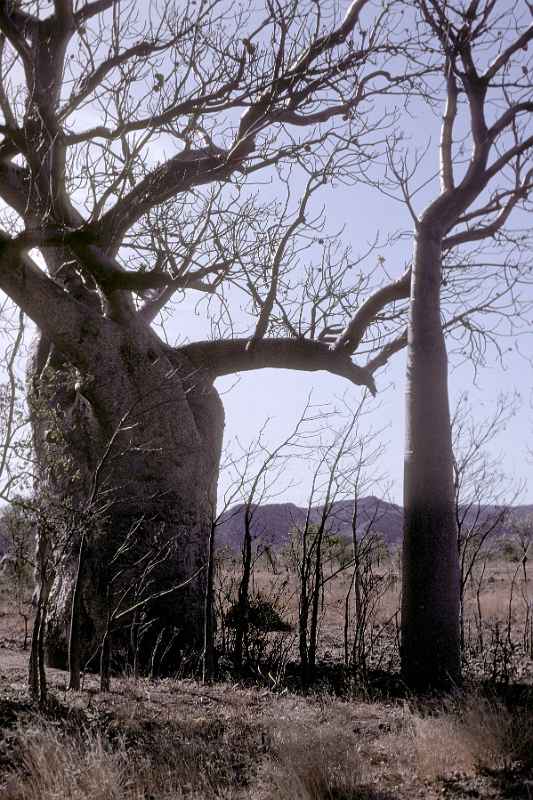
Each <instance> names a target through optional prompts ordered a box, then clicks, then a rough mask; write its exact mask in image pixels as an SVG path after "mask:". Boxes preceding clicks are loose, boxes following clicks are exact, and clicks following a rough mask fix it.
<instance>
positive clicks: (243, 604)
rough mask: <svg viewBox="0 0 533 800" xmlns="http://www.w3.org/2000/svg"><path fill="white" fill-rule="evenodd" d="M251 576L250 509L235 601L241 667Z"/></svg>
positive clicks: (246, 633) (236, 644)
mask: <svg viewBox="0 0 533 800" xmlns="http://www.w3.org/2000/svg"><path fill="white" fill-rule="evenodd" d="M251 575H252V531H251V516H250V507H249V506H248V507H247V508H246V513H245V517H244V538H243V542H242V576H241V582H240V584H239V596H238V600H237V629H236V631H235V655H234V658H235V665H236V666H237V667H239V668H240V667H242V664H243V657H244V643H245V640H246V637H247V635H248V617H249V605H250V578H251Z"/></svg>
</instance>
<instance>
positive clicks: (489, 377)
mask: <svg viewBox="0 0 533 800" xmlns="http://www.w3.org/2000/svg"><path fill="white" fill-rule="evenodd" d="M509 5H511V4H509ZM340 6H341V8H344V7H347V6H348V3H344V2H343V3H341V4H340ZM84 113H86V114H89V111H88V110H86V112H84ZM439 113H440V110H437V111H436V115H435V116H430V115H429V114H428V112H427V109H426V110H423V107H422V106H421V105H417V104H413V106H412V107H411V114H407V113H403V115H402V118H401V123H402V128H403V131H404V133H405V136H406V144H409V146H410V148H411V154H412V158H415V155H414V150H415V148H416V147H418V148H421V149H423V148H424V147H425V145H426V144H427V143H428V141H429V140H431V147H430V149H429V151H428V154H427V157H426V160H425V162H424V164H423V165H422V167H421V171H420V173H419V175H420V178H419V182H422V181H423V180H424V179H425V178H426V177H428V176H430V175H433V174H435V172H436V170H437V169H438V156H437V148H436V144H437V142H438V125H439ZM158 155H159V154H158V150H157V148H156V147H153V148H152V152H151V157H152V158H153V159H154V160H157V157H158ZM161 155H162V153H161ZM437 187H438V184H437V183H436V182H433V183H430V184H428V185H427V186H426V187H425V189H424V190H423V191H421V192H419V193H418V194H417V196H416V210H417V211H418V212H420V210H421V209H422V208H423V207H424V204H425V202H427V200H429V199H430V198H431V197H434V196H435V192H436V190H437ZM263 191H264V193H265V195H268V194H269V193H270V194H271V195H272V196H274V194H275V189H274V188H270V189H268V188H266V187H265V188H264V190H263ZM322 204H324V206H325V209H326V219H327V226H328V228H329V230H330V231H336V230H339V229H340V228H341V227H343V226H344V227H345V234H344V238H345V241H346V244H351V245H352V247H353V250H354V252H355V253H357V252H363V251H364V250H365V249H366V248H367V245H368V243H369V242H371V241H372V240H373V239H374V237H375V235H376V234H377V233H379V234H380V235H381V237H382V239H385V238H386V237H387V235H390V234H392V233H393V232H394V231H397V230H405V231H409V230H411V229H412V222H411V219H410V217H409V215H408V213H407V210H406V208H405V206H403V205H401V204H399V203H396V202H394V201H393V200H390V199H387V198H385V197H384V196H383V195H382V194H380V193H379V192H378V191H377V190H376V189H370V188H368V187H364V186H353V187H342V188H337V189H330V188H328V190H327V191H325V192H324V193H323V194H322V195H321V196H320V198H318V199H317V206H316V207H317V208H318V207H320V206H321V205H322ZM528 224H529V223H528ZM411 251H412V241H411V239H410V237H405V238H404V239H403V240H402V241H400V242H398V243H397V244H396V245H395V246H394V247H391V248H390V250H388V251H382V254H383V255H384V256H385V258H386V267H387V270H388V271H389V272H390V274H391V275H392V276H398V275H400V274H401V272H402V271H403V269H404V266H405V264H406V262H408V260H409V259H410V256H411ZM370 263H372V262H370ZM374 263H375V257H374ZM523 292H524V296H526V295H527V296H528V298H529V299H530V300H531V301H533V289H532V287H531V286H530V287H529V288H527V289H524V290H523ZM197 299H198V296H197V295H196V296H195V295H194V293H191V296H190V299H188V300H187V301H186V302H185V303H183V304H181V305H179V306H178V308H177V311H176V314H175V316H174V320H173V321H172V322H171V323H170V324H169V326H168V333H169V336H170V338H171V339H178V338H179V339H180V340H183V337H184V336H187V337H189V338H190V339H195V338H205V337H206V336H207V335H208V332H209V329H208V326H207V324H206V322H205V320H203V319H202V318H201V317H198V316H196V315H195V312H194V306H195V303H196V301H197ZM236 315H237V317H238V315H239V312H238V311H236ZM178 320H179V327H178ZM531 323H532V328H531V329H532V330H533V320H531ZM518 345H519V348H520V350H521V352H522V353H523V354H525V356H527V355H529V356H530V357H532V358H533V335H532V334H531V333H528V334H527V333H526V334H525V335H524V336H523V337H522V338H521V339H520V341H519V343H518ZM505 347H506V348H509V347H511V350H510V351H507V352H506V354H505V363H504V366H503V367H502V365H500V364H499V363H497V362H496V358H495V354H494V353H489V354H488V356H487V362H488V366H485V367H482V368H480V369H479V371H478V372H477V375H476V383H475V384H474V383H473V380H474V372H473V369H472V367H471V366H470V365H469V364H463V365H461V366H458V365H457V364H456V363H455V359H454V358H453V359H452V360H451V364H450V395H451V403H452V406H453V404H454V403H455V401H456V399H457V397H458V396H459V394H460V393H461V392H463V391H465V390H468V391H469V393H470V400H471V403H472V407H473V412H474V414H475V415H478V416H479V418H480V419H481V418H484V417H486V416H490V412H491V409H492V408H493V407H494V404H495V402H496V400H497V397H498V395H499V394H500V393H501V392H508V393H509V392H513V391H517V392H519V393H520V395H521V397H522V405H521V408H520V410H519V412H518V413H517V414H516V416H515V417H514V418H513V419H512V420H511V421H510V422H509V423H508V425H507V428H506V430H505V432H504V433H503V434H502V435H501V436H500V437H499V438H498V439H497V440H496V441H495V442H494V443H493V452H498V453H500V452H501V453H502V465H503V466H504V468H505V471H506V472H507V473H508V474H509V475H514V476H516V479H517V480H523V481H525V482H526V483H527V484H528V485H527V488H526V490H525V491H524V494H523V497H522V501H523V502H533V463H532V458H531V457H529V456H528V451H527V448H528V446H529V447H533V411H532V407H531V404H532V384H531V378H530V376H531V365H530V363H529V362H528V361H527V358H525V357H524V355H521V354H520V352H519V351H518V349H517V346H516V344H515V342H514V341H510V342H505ZM404 372H405V353H400V354H398V355H397V356H396V357H395V358H394V359H393V361H392V362H391V364H390V365H389V366H388V367H387V368H386V369H384V370H381V371H380V373H378V375H377V383H378V390H379V392H378V397H377V398H376V400H374V401H371V402H370V405H372V404H374V406H375V412H374V414H371V415H370V416H369V417H368V418H367V424H368V425H369V426H370V425H373V427H374V428H384V427H385V428H386V430H385V432H384V439H386V440H387V441H388V443H389V445H388V447H387V450H386V454H385V455H384V457H383V459H382V462H383V463H382V465H381V471H383V472H386V473H387V474H388V476H389V478H390V480H391V498H392V499H393V500H395V501H397V502H401V496H402V471H403V442H404V385H405V384H404ZM217 387H218V388H219V390H220V391H222V392H223V401H224V406H225V409H226V440H227V441H229V440H231V439H233V438H234V437H235V436H236V435H238V436H239V438H240V440H241V443H242V444H246V442H247V441H251V440H252V439H253V438H254V437H255V436H256V435H257V433H258V431H259V429H260V428H261V427H262V425H263V423H264V421H265V419H266V418H267V417H268V418H270V419H271V423H270V425H269V427H268V431H267V433H266V437H267V440H268V441H269V442H270V444H271V445H272V446H274V445H275V444H277V443H278V442H279V441H280V440H281V439H282V438H283V437H284V436H285V435H286V433H287V432H288V431H289V429H290V428H291V427H292V425H293V424H294V422H295V421H296V419H297V418H298V416H299V414H300V413H301V411H302V408H303V407H304V404H305V402H306V399H307V397H308V395H309V393H310V392H312V397H313V401H314V402H315V403H319V404H324V403H333V404H335V402H336V398H340V397H344V398H345V400H346V399H348V401H349V402H351V403H352V404H353V407H354V408H355V407H356V406H357V404H358V403H359V400H360V397H361V391H362V390H361V389H360V388H358V387H354V386H351V385H350V384H348V383H346V382H345V381H343V380H342V379H341V378H338V377H335V376H331V375H328V374H326V373H297V372H290V371H284V370H262V371H260V372H255V373H244V374H242V375H241V376H238V378H235V377H228V378H224V379H221V380H219V381H218V382H217ZM290 478H291V479H294V480H296V481H298V482H299V485H298V486H296V487H294V488H292V489H291V490H290V494H289V496H287V497H286V498H285V499H287V500H288V499H291V500H293V501H295V502H298V503H302V502H305V498H306V494H307V491H308V488H309V474H308V473H307V474H306V473H305V470H303V469H302V466H301V464H295V465H294V468H293V470H292V474H290V473H288V474H287V483H289V482H290V481H289V479H290ZM224 483H225V477H224V475H223V476H222V478H221V486H222V488H223V487H224ZM487 499H488V500H490V498H487Z"/></svg>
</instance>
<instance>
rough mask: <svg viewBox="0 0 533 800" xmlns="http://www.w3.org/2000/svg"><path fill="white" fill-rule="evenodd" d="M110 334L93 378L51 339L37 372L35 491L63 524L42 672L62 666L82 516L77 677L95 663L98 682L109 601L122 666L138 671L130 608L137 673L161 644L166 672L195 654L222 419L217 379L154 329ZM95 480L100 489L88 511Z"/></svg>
mask: <svg viewBox="0 0 533 800" xmlns="http://www.w3.org/2000/svg"><path fill="white" fill-rule="evenodd" d="M116 334H117V335H116V337H115V339H110V340H109V341H108V342H107V343H105V344H106V346H102V349H101V357H100V358H99V359H95V361H94V362H93V364H92V365H91V369H90V370H88V371H87V372H85V373H83V372H81V371H80V370H75V369H74V368H72V366H70V365H69V364H68V363H67V362H65V361H64V360H63V359H62V357H61V355H60V354H59V353H58V352H57V351H56V350H55V348H53V347H50V346H49V345H48V343H47V342H46V341H45V340H43V339H41V342H40V343H39V346H38V347H37V349H36V352H35V355H34V358H33V360H32V365H31V389H32V422H33V433H34V445H35V450H36V454H37V463H38V469H39V474H38V485H39V491H40V495H41V498H42V501H43V502H44V503H45V504H47V505H48V507H49V509H50V516H51V518H53V519H54V520H55V522H56V524H55V527H54V531H53V534H52V535H53V536H54V537H55V541H54V543H53V547H54V553H55V558H56V560H57V563H56V565H55V566H56V578H55V580H54V583H53V585H52V587H51V591H50V597H49V601H48V622H47V637H46V652H47V661H48V663H49V664H50V665H52V666H59V667H65V666H66V663H67V652H68V638H69V628H70V622H71V609H72V601H73V593H74V589H75V585H76V575H77V572H78V569H77V563H78V559H79V548H80V545H81V536H82V534H81V530H80V527H81V526H79V525H78V524H77V521H78V520H81V516H84V519H83V520H81V521H82V522H83V524H85V525H88V526H89V528H90V531H91V532H90V534H87V535H86V543H85V556H84V569H83V572H82V575H81V576H80V587H79V598H77V605H78V611H79V622H78V625H79V627H80V632H81V635H80V637H79V638H80V645H81V664H82V666H84V665H85V664H86V663H87V662H88V661H90V660H91V658H94V659H95V660H94V662H93V667H94V668H96V666H97V662H98V653H99V650H100V649H101V647H102V644H103V643H104V641H108V639H109V637H108V636H107V637H106V630H107V621H108V614H109V609H108V608H107V603H106V602H104V598H106V597H107V596H108V595H109V597H110V606H111V608H110V613H111V617H112V633H113V646H114V653H113V655H114V657H115V658H116V659H119V661H120V662H124V661H125V660H128V659H131V660H133V654H131V653H128V645H129V642H130V640H131V636H130V630H129V626H130V624H131V622H132V619H133V617H134V613H133V607H134V606H135V611H137V616H140V618H141V622H140V623H139V630H138V635H137V636H136V637H135V638H136V639H137V641H138V642H139V649H140V652H139V653H137V662H138V663H140V666H141V668H142V666H143V665H144V666H146V665H147V663H148V661H149V660H150V659H152V657H153V653H152V651H153V647H154V644H155V642H158V651H159V653H160V658H161V659H163V655H164V663H161V664H159V665H158V668H160V669H162V670H165V669H167V670H168V669H175V668H176V666H177V665H176V654H177V653H181V654H183V653H184V652H186V651H187V650H189V649H191V648H192V649H195V648H200V647H201V633H202V627H203V598H204V596H205V580H206V570H207V548H208V536H209V531H210V523H211V519H210V513H209V510H210V509H211V508H212V507H213V503H214V502H215V496H216V483H217V477H218V465H219V458H220V448H221V440H222V431H223V410H222V406H221V403H220V400H219V398H218V395H217V393H216V391H215V390H214V388H213V386H212V382H211V380H210V379H209V377H208V376H207V375H206V374H205V373H203V372H202V370H198V369H196V368H195V367H194V366H193V365H191V364H190V362H189V361H188V360H187V359H186V358H185V357H183V356H182V355H181V354H180V353H179V352H178V351H172V350H171V349H170V348H167V347H166V346H165V345H164V344H163V343H162V342H160V341H159V340H158V339H157V337H156V336H155V335H153V334H152V332H151V331H150V329H149V328H147V327H146V326H144V325H139V326H138V327H137V328H136V329H135V327H134V326H133V327H130V329H129V330H128V331H125V332H124V333H123V334H122V332H121V331H117V332H116ZM102 345H104V342H102ZM110 445H111V446H110ZM97 472H98V480H99V488H98V491H97V492H96V493H95V497H94V502H93V503H92V504H91V507H90V508H87V497H88V495H89V494H90V493H91V487H92V485H93V482H94V480H95V475H96V474H97ZM67 499H68V503H67ZM87 516H90V520H88V519H87ZM182 584H185V585H184V586H182ZM178 587H181V588H178ZM150 598H152V599H150ZM128 609H132V611H131V613H128ZM139 611H140V614H139Z"/></svg>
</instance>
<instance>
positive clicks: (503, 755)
mask: <svg viewBox="0 0 533 800" xmlns="http://www.w3.org/2000/svg"><path fill="white" fill-rule="evenodd" d="M410 729H411V737H412V741H413V744H414V751H415V759H416V770H417V773H418V776H419V778H421V779H422V780H430V781H434V780H438V779H443V778H444V779H445V778H449V777H452V776H454V775H457V774H466V775H475V774H478V773H480V772H485V771H490V770H506V769H509V768H510V767H511V766H513V765H514V764H515V763H517V762H520V763H521V764H522V765H524V766H531V764H532V763H533V720H532V719H531V717H530V715H528V714H527V713H526V712H525V711H524V712H519V713H517V712H516V711H515V712H514V713H513V714H512V713H511V712H510V711H509V710H508V709H507V708H506V707H505V706H504V705H503V704H502V703H499V702H490V701H488V700H486V699H484V698H480V697H476V696H472V697H469V698H466V699H465V700H463V701H462V702H461V703H460V704H458V705H457V707H452V708H450V707H446V706H444V707H442V709H441V710H440V711H438V712H437V713H436V714H432V715H428V714H424V713H412V716H411V720H410Z"/></svg>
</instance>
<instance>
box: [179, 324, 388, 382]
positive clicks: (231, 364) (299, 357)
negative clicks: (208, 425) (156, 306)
mask: <svg viewBox="0 0 533 800" xmlns="http://www.w3.org/2000/svg"><path fill="white" fill-rule="evenodd" d="M179 349H180V351H181V352H183V353H185V354H186V355H187V357H188V358H189V359H190V360H191V362H192V363H193V364H194V365H195V366H197V367H203V368H204V369H207V370H208V371H209V372H210V373H211V374H212V375H213V376H214V377H215V378H217V377H220V376H222V375H231V374H232V373H234V372H245V371H249V370H255V369H266V368H268V367H270V368H277V369H294V370H302V371H304V372H316V371H318V370H324V371H326V372H330V373H332V374H334V375H339V376H341V377H342V378H346V379H347V380H349V381H350V382H351V383H354V384H356V385H358V386H366V387H368V389H370V391H371V392H372V394H375V393H376V385H375V383H374V379H373V377H372V375H371V373H370V372H369V371H368V370H367V369H365V368H364V367H360V366H358V365H357V364H354V363H353V361H352V360H351V358H350V357H349V356H348V355H346V354H345V353H335V352H332V351H331V350H330V349H329V347H328V346H327V344H325V343H323V342H318V341H314V340H311V339H282V338H279V339H260V340H258V341H256V342H255V343H254V346H253V347H250V346H249V340H248V339H231V340H228V341H213V342H194V343H193V344H189V345H185V346H184V347H181V348H179Z"/></svg>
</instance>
